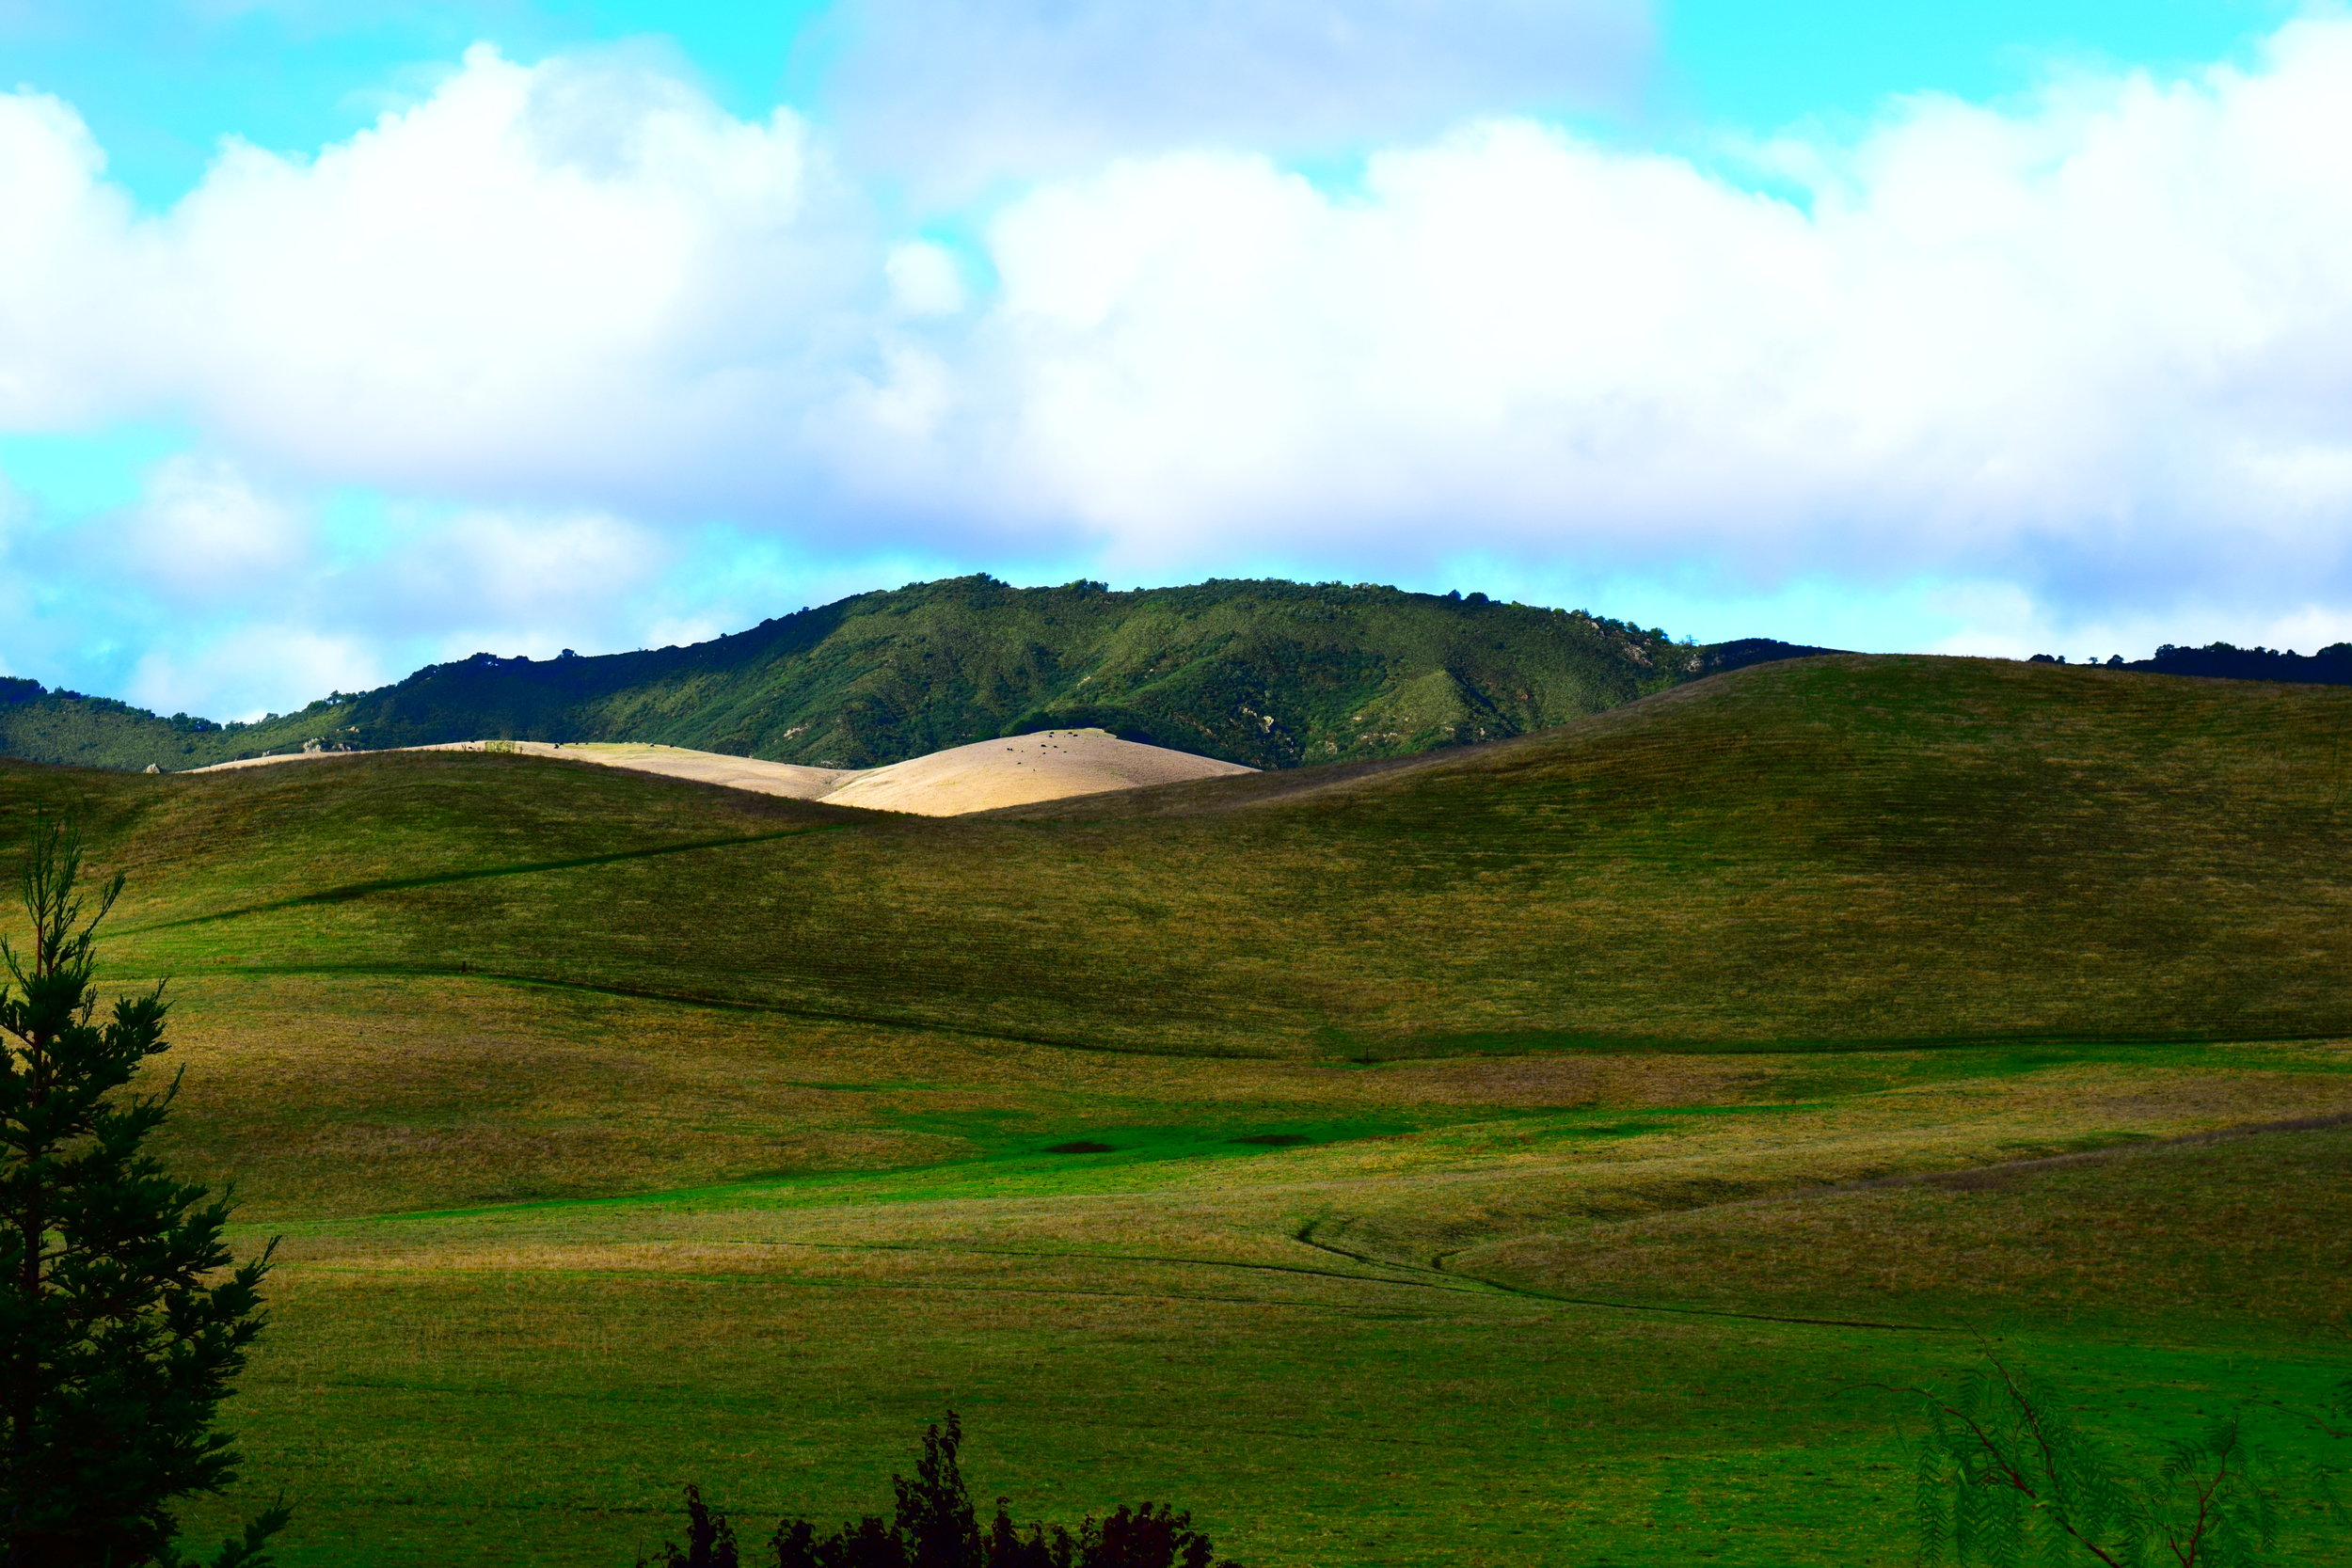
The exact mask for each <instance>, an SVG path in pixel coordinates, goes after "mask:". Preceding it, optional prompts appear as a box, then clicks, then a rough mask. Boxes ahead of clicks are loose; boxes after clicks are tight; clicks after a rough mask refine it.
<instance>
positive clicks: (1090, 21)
mask: <svg viewBox="0 0 2352 1568" xmlns="http://www.w3.org/2000/svg"><path fill="white" fill-rule="evenodd" d="M1649 11H1650V8H1649V7H1648V6H1647V5H1646V4H1644V3H1643V0H1157V3H1155V4H1152V5H1136V4H1135V3H1134V0H845V3H843V4H840V5H837V6H835V7H834V8H833V10H832V11H831V12H830V14H829V15H828V17H827V18H826V20H825V21H824V23H823V24H821V28H820V32H819V35H818V41H817V42H816V43H815V45H814V46H813V48H812V51H811V52H812V53H814V54H815V55H818V57H820V58H822V59H823V60H824V63H825V67H826V69H825V73H824V76H823V79H822V83H821V94H822V97H823V100H824V102H825V103H826V105H827V108H828V111H829V118H830V119H832V120H833V121H834V123H835V124H837V125H838V126H839V128H840V129H841V132H842V134H843V135H844V138H845V139H846V141H847V142H848V144H849V146H850V149H851V150H852V152H853V154H854V155H855V156H856V157H857V159H858V161H859V163H860V164H861V166H880V167H882V168H884V169H887V170H889V171H891V172H892V173H894V174H896V175H898V176H900V177H902V178H908V179H912V180H913V181H914V182H915V183H916V184H917V185H918V186H919V187H921V188H923V189H925V190H928V191H930V192H933V193H936V194H946V193H952V192H966V193H968V192H969V191H971V190H973V189H975V188H977V187H979V186H981V185H983V184H984V183H986V182H990V181H993V180H1003V179H1008V178H1013V179H1019V178H1034V177H1036V176H1038V175H1041V174H1059V173H1067V172H1070V171H1072V170H1073V169H1076V168H1082V167H1085V166H1089V165H1090V164H1092V163H1095V162H1097V161H1099V160H1101V159H1102V158H1104V157H1106V156H1109V155H1113V154H1118V153H1125V152H1135V151H1158V150H1167V149H1168V148H1171V147H1202V146H1208V147H1234V146H1246V147H1250V148H1254V149H1259V150H1274V151H1279V152H1285V153H1288V152H1298V151H1307V150H1315V151H1330V150H1340V149H1349V148H1353V147H1355V146H1358V145H1360V144H1361V143H1362V142H1364V141H1365V140H1368V139H1384V138H1388V139H1393V138H1399V137H1413V136H1418V135H1426V134H1429V133H1431V132H1434V131H1437V130H1439V129H1441V128H1443V127H1444V126H1445V125H1447V124H1449V123H1451V122H1452V121H1454V120H1456V119H1461V118H1462V117H1463V116H1465V115H1470V114H1492V113H1496V112H1502V111H1510V110H1542V111H1550V110H1559V109H1568V108H1574V109H1589V108H1591V107H1594V106H1595V105H1596V104H1601V103H1607V104H1612V105H1621V104H1624V103H1629V102H1630V100H1631V99H1632V97H1633V96H1634V94H1635V92H1636V90H1637V89H1638V87H1639V85H1640V82H1641V79H1642V77H1643V75H1644V74H1645V68H1646V66H1647V63H1648V55H1649V50H1650V45H1651V42H1652V36H1651V35H1652V27H1651V23H1650V16H1649Z"/></svg>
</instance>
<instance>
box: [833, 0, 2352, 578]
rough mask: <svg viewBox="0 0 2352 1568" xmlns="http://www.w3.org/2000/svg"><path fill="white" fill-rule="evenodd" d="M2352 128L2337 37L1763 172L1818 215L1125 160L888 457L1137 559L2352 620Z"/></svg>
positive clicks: (1675, 184) (1025, 200) (1606, 176)
mask: <svg viewBox="0 0 2352 1568" xmlns="http://www.w3.org/2000/svg"><path fill="white" fill-rule="evenodd" d="M2347 145H2352V27H2348V26H2346V25H2344V24H2340V23H2331V22H2313V23H2305V24H2297V25H2296V26H2293V27H2290V28H2288V29H2287V30H2285V31H2284V32H2283V33H2281V34H2280V36H2279V37H2278V38H2277V39H2276V40H2274V41H2273V44H2272V47H2271V49H2270V52H2269V56H2268V58H2267V59H2266V61H2265V63H2264V64H2263V65H2262V66H2261V67H2260V68H2258V69H2255V70H2251V71H2236V70H2218V71H2214V72H2212V73H2211V74H2209V75H2207V76H2205V77H2202V78H2201V79H2197V80H2190V81H2184V82H2177V83H2160V82H2156V81H2153V80H2150V79H2147V78H2145V77H2138V76H2133V77H2125V78H2122V79H2112V80H2095V81H2094V80H2081V81H2075V82H2073V83H2071V84H2067V85H2065V86H2064V87H2060V88H2058V89H2055V90H2054V91H2053V92H2052V93H2051V95H2050V96H2049V97H2048V98H2047V99H2046V100H2045V101H2044V102H2042V103H2039V104H2037V105H2034V106H2032V107H2031V108H2030V109H2028V110H2026V111H2022V112H1997V111H1994V110H1988V109H1983V108H1978V107H1972V106H1969V105H1966V104H1963V103H1956V102H1951V101H1948V100H1939V99H1930V100H1923V101H1919V102H1916V103H1911V104H1909V105H1906V106H1904V107H1903V109H1902V110H1901V112H1900V113H1899V115H1898V116H1897V118H1895V119H1893V120H1892V121H1891V122H1890V123H1888V124H1887V125H1885V126H1883V127H1882V128H1880V129H1879V130H1877V131H1876V132H1874V133H1873V134H1871V135H1868V136H1867V138H1866V139H1864V140H1862V141H1861V142H1860V143H1859V144H1857V145H1852V146H1845V147H1837V146H1821V145H1793V144H1792V145H1788V146H1782V147H1777V148H1772V149H1768V150H1764V152H1763V153H1762V154H1761V158H1762V160H1763V161H1765V162H1767V163H1769V165H1770V167H1769V169H1768V170H1766V171H1763V172H1766V173H1769V174H1770V175H1771V176H1772V180H1773V181H1776V182H1779V188H1781V189H1783V190H1787V189H1788V188H1789V185H1790V184H1791V183H1792V182H1794V183H1795V184H1796V186H1797V192H1796V195H1794V196H1793V197H1792V196H1785V195H1764V194H1757V192H1756V190H1755V189H1752V188H1749V184H1763V183H1766V182H1765V181H1764V180H1762V179H1761V178H1758V179H1757V180H1755V181H1752V182H1748V183H1742V182H1737V181H1734V180H1731V179H1727V178H1724V177H1723V176H1721V175H1719V174H1716V173H1712V172H1708V171H1706V170H1703V169H1701V168H1700V167H1698V166H1694V165H1693V164H1692V163H1691V162H1688V161H1685V160H1682V159H1678V158H1671V157H1663V156H1656V155H1642V154H1633V153H1628V152H1625V151H1622V150H1613V149H1609V148H1603V147H1599V146H1597V145H1594V144H1592V143H1590V142H1588V141H1585V140H1581V139H1580V138H1579V137H1577V136H1575V135H1571V134H1569V133H1567V132H1565V131H1563V130H1560V129H1558V128H1555V127H1550V126H1547V125H1544V124H1541V123H1537V122H1534V121H1527V120H1506V121H1496V122H1488V123H1485V124H1481V125H1477V126H1473V127H1470V128H1468V129H1466V130H1463V131H1461V132H1458V133H1456V134H1454V135H1450V136H1448V137H1445V138H1442V139H1440V140H1438V141H1437V142H1434V143H1430V144H1426V145H1422V146H1418V147H1409V148H1402V149H1396V150H1387V151H1383V152H1380V153H1378V154H1376V155H1375V156H1374V157H1373V158H1372V159H1371V160H1370V162H1369V164H1368V166H1367V167H1366V169H1365V172H1364V175H1363V178H1362V180H1361V182H1360V184H1359V185H1358V186H1356V187H1354V188H1348V189H1340V190H1334V189H1331V188H1327V187H1326V186H1321V185H1318V184H1316V183H1314V182H1310V181H1309V180H1307V179H1306V178H1304V177H1302V176H1301V175H1299V174H1298V173H1296V172H1294V171H1291V170H1288V169H1286V168H1284V167H1283V166H1281V165H1280V164H1279V163H1278V162H1276V161H1274V160H1272V159H1269V158H1265V157H1262V156H1251V155H1244V154H1205V153H1185V154H1171V155H1168V156H1162V157H1155V158H1149V159H1137V160H1130V161H1125V162H1121V163H1119V164H1117V165H1115V166H1111V167H1109V168H1107V169H1105V170H1104V171H1102V172H1100V173H1097V174H1093V175H1089V176H1088V177H1085V178H1083V179H1076V180H1070V181H1062V182H1052V183H1049V184H1046V185H1042V186H1041V187H1038V188H1036V189H1033V190H1031V191H1029V192H1028V193H1026V194H1025V195H1024V196H1022V197H1021V198H1019V199H1017V200H1014V201H1013V202H1011V203H1009V205H1008V206H1007V207H1005V208H1004V209H1003V210H1002V212H1001V213H1000V214H998V215H997V216H996V218H995V220H994V221H993V225H992V227H991V228H990V229H989V230H988V234H987V239H988V252H989V256H990V259H991V261H992V262H993V267H994V270H995V272H996V274H997V276H998V277H999V278H1000V280H1001V288H1000V290H999V292H998V293H997V294H996V296H995V298H994V299H993V303H992V306H991V308H990V309H989V310H988V312H987V314H986V317H985V320H984V321H982V322H981V323H979V324H978V325H977V327H976V328H975V330H974V331H973V332H972V333H971V334H970V335H969V336H968V337H967V338H964V339H962V340H961V341H959V343H958V344H957V345H956V348H955V351H954V352H953V353H952V354H949V355H947V356H945V357H944V358H943V357H941V356H930V357H926V358H910V359H908V360H907V361H905V364H906V366H907V369H906V372H905V374H904V376H903V378H902V380H900V381H898V382H889V381H886V382H883V383H882V384H880V385H879V386H878V388H877V389H876V392H875V394H874V396H875V399H876V406H877V407H878V408H882V409H887V408H888V406H889V403H888V399H889V396H890V394H892V393H893V392H894V391H896V392H900V393H902V394H903V400H904V401H909V402H913V403H915V404H920V405H922V406H925V407H929V408H933V409H950V408H951V409H955V410H958V411H959V412H958V413H957V415H956V416H955V417H954V418H951V419H946V420H930V421H929V422H928V423H909V422H907V421H903V420H901V421H900V425H899V427H900V428H904V429H910V430H918V431H919V432H920V436H921V439H920V442H919V443H917V445H918V446H919V450H918V451H914V452H912V453H910V455H909V456H908V457H907V458H906V459H905V460H902V461H899V462H897V463H891V464H884V463H882V462H879V461H874V460H871V459H869V460H868V477H869V478H872V477H875V476H888V475H920V476H927V479H928V480H930V482H935V483H939V484H941V485H943V486H951V487H955V488H956V491H957V493H958V494H960V495H961V497H962V498H963V504H964V505H965V506H966V507H967V508H969V507H971V506H974V505H976V504H980V503H981V499H982V498H985V500H986V503H988V504H993V505H996V506H999V507H1001V508H1003V509H1005V510H1006V511H1008V512H1013V513H1023V512H1025V513H1028V514H1031V515H1044V516H1061V517H1070V518H1074V519H1077V520H1079V521H1080V522H1081V523H1082V524H1083V525H1084V526H1086V527H1088V528H1089V529H1091V530H1092V531H1093V532H1094V535H1095V537H1096V538H1097V539H1098V540H1099V541H1100V543H1101V547H1102V548H1103V549H1104V552H1105V555H1106V559H1108V560H1110V561H1112V562H1122V563H1131V564H1133V565H1134V566H1135V567H1136V569H1138V570H1152V569H1167V570H1178V569H1187V568H1191V567H1194V566H1197V565H1199V564H1201V563H1205V562H1214V561H1216V560H1218V559H1229V560H1230V559H1232V556H1233V555H1234V554H1236V553H1247V552H1248V551H1249V550H1251V549H1253V548H1261V547H1263V546H1264V545H1265V544H1266V543H1267V542H1268V541H1282V542H1285V543H1286V544H1287V545H1288V546H1290V547H1292V548H1293V549H1294V550H1295V551H1296V552H1299V553H1320V554H1321V555H1323V556H1324V557H1326V558H1331V557H1334V556H1338V557H1342V558H1344V557H1345V556H1347V555H1348V554H1351V553H1352V554H1354V555H1355V556H1357V557H1358V558H1359V559H1363V558H1369V559H1374V560H1387V561H1391V562H1399V561H1409V560H1414V559H1420V560H1427V559H1430V558H1431V556H1432V553H1433V552H1435V553H1439V554H1442V553H1447V552H1449V551H1451V550H1454V549H1458V548H1460V547H1462V544H1463V535H1464V534H1465V533H1468V534H1470V535H1471V536H1472V537H1473V538H1474V541H1475V543H1476V544H1477V545H1479V546H1484V547H1486V548H1488V549H1490V550H1498V551H1503V552H1516V553H1520V554H1536V555H1544V554H1549V555H1554V556H1560V555H1565V556H1569V557H1577V556H1581V557H1585V558H1588V559H1595V560H1599V561H1603V562H1614V563H1618V564H1622V563H1624V562H1629V561H1637V560H1640V559H1643V558H1648V559H1652V560H1670V559H1692V558H1697V559H1706V560H1720V561H1728V562H1734V563H1737V564H1739V565H1740V566H1741V567H1742V568H1743V569H1748V570H1754V571H1763V572H1773V571H1791V570H1806V569H1819V568H1823V567H1829V568H1832V569H1836V570H1841V571H1850V572H1851V571H1862V572H1879V573H1897V572H1912V571H1918V570H1933V571H1938V572H1948V573H1957V574H1963V575H1978V576H1986V577H2008V578H2015V579H2019V580H2027V581H2029V582H2030V583H2031V585H2032V586H2033V587H2034V588H2035V589H2036V591H2037V592H2045V593H2048V594H2058V595H2060V596H2064V597H2069V598H2073V599H2078V600H2083V601H2090V602H2095V601H2100V600H2108V601H2112V600H2115V599H2118V598H2133V597H2138V598H2145V597H2147V596H2150V595H2156V596H2162V595H2166V594H2175V595H2177V594H2180V593H2181V592H2183V591H2185V590H2188V589H2195V590H2196V591H2199V592H2229V591H2233V590H2240V591H2248V592H2251V591H2255V590H2257V589H2261V590H2265V591H2267V590H2268V589H2270V588H2274V587H2275V582H2276V578H2277V577H2278V575H2279V574H2280V572H2281V571H2291V572H2293V573H2295V574H2296V576H2297V577H2298V578H2300V579H2302V580H2304V581H2306V582H2326V583H2327V584H2328V589H2327V590H2326V591H2327V592H2328V593H2331V594H2339V595H2343V594H2347V593H2352V579H2347V578H2346V575H2345V570H2344V568H2345V564H2346V562H2345V560H2344V541H2345V538H2346V529H2345V525H2346V524H2347V523H2348V522H2352V461H2347V459H2348V458H2352V396H2347V393H2352V161H2347V160H2346V159H2345V158H2344V155H2343V152H2342V149H2343V148H2344V147H2345V146H2347ZM943 364H945V365H946V366H948V367H949V369H948V372H947V373H946V376H945V377H944V378H943V377H942V374H941V372H940V367H941V366H942V365H943ZM876 422H877V423H885V422H887V420H886V419H885V418H884V416H883V415H882V414H877V416H876ZM959 443H960V445H958V444H959ZM942 447H953V448H954V449H955V455H954V456H953V458H952V459H943V457H942V455H941V451H940V449H941V448H942ZM925 499H928V500H930V502H931V503H932V504H935V505H944V504H946V491H945V490H944V489H943V490H942V491H941V492H940V493H938V494H936V495H932V496H930V497H928V498H925Z"/></svg>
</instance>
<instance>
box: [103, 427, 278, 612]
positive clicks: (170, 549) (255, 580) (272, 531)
mask: <svg viewBox="0 0 2352 1568" xmlns="http://www.w3.org/2000/svg"><path fill="white" fill-rule="evenodd" d="M101 526H102V527H103V526H105V525H104V524H102V525H101ZM116 527H118V528H119V533H118V535H117V538H116V541H115V544H116V548H117V550H118V552H119V558H120V559H121V561H122V562H123V565H124V566H125V567H126V568H127V569H128V570H129V571H130V572H131V573H132V574H134V575H135V577H137V578H140V579H141V580H143V581H144V582H145V583H146V584H147V585H148V587H149V588H150V589H151V591H153V592H156V593H158V594H163V595H165V596H166V597H203V598H218V597H220V596H222V595H224V594H230V595H255V594H276V593H277V592H278V591H279V589H280V586H281V584H282V579H283V578H284V576H285V575H286V574H287V573H288V572H289V571H290V570H291V569H293V568H295V567H297V566H299V565H300V564H302V563H303V562H304V560H305V559H306V557H307V556H308V555H309V553H310V539H311V533H310V527H309V523H308V519H307V518H305V517H303V516H302V515H300V514H299V513H298V512H297V511H296V509H295V508H294V507H293V506H290V505H289V504H288V503H286V502H285V501H284V500H282V499H278V498H277V497H274V496H269V495H266V494H264V493H263V492H262V490H261V489H260V488H258V487H257V486H256V485H255V484H254V483H252V481H251V480H249V479H248V478H247V477H246V475H245V474H244V473H242V472H240V471H239V470H238V469H237V467H235V466H234V465H233V464H230V463H228V462H225V461H223V460H221V459H219V458H216V457H202V456H197V455H195V454H182V455H179V456H174V457H170V458H167V459H166V460H165V461H164V462H162V463H160V464H158V465H157V466H156V467H155V470H154V472H153V473H151V475H150V476H149V477H148V483H147V495H146V497H145V499H143V500H142V501H141V502H140V504H138V505H136V506H135V507H132V508H130V509H129V510H128V512H126V513H125V514H124V515H122V517H121V518H120V520H119V524H117V525H116Z"/></svg>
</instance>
